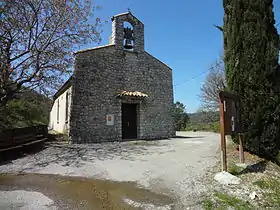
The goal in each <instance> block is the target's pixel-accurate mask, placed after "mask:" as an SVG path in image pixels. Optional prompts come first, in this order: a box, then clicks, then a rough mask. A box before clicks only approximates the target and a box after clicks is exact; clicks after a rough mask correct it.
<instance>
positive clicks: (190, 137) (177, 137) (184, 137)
mask: <svg viewBox="0 0 280 210" xmlns="http://www.w3.org/2000/svg"><path fill="white" fill-rule="evenodd" d="M174 138H175V139H198V138H204V136H175V137H174Z"/></svg>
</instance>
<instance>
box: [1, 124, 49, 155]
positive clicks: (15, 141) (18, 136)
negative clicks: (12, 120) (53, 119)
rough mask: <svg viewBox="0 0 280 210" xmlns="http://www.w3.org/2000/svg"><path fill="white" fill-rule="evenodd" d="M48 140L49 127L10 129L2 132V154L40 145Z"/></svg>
mask: <svg viewBox="0 0 280 210" xmlns="http://www.w3.org/2000/svg"><path fill="white" fill-rule="evenodd" d="M47 139H48V127H47V125H38V126H32V127H26V128H15V129H8V130H5V131H3V132H0V152H3V151H7V150H12V149H16V148H20V147H24V146H28V145H32V144H36V143H40V142H43V141H46V140H47Z"/></svg>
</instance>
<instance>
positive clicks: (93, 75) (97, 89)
mask: <svg viewBox="0 0 280 210" xmlns="http://www.w3.org/2000/svg"><path fill="white" fill-rule="evenodd" d="M123 21H129V22H130V23H131V24H132V25H133V26H134V30H135V47H134V51H133V52H129V51H125V50H123V41H122V40H123V38H122V37H123ZM120 37H121V38H120ZM122 91H140V92H143V93H146V94H148V97H147V99H145V100H133V99H130V100H124V99H121V98H119V97H117V95H118V94H119V93H121V92H122ZM122 103H137V104H138V108H137V109H138V110H137V112H138V113H137V117H138V120H137V122H138V139H159V138H169V137H172V136H174V135H175V130H174V124H173V118H172V106H173V86H172V71H171V69H170V68H169V67H168V66H166V65H165V64H163V63H162V62H160V61H159V60H157V59H156V58H154V57H153V56H151V55H150V54H148V53H147V52H145V51H144V25H143V24H142V23H141V22H140V21H138V20H137V19H136V18H135V17H134V16H132V15H131V14H130V13H126V14H122V15H118V16H114V18H113V32H112V36H111V45H107V46H105V47H99V48H96V49H91V50H84V51H81V52H78V53H77V54H76V58H75V71H74V74H73V87H72V109H71V116H70V139H71V141H72V142H74V143H87V142H88V143H89V142H104V141H121V140H122V116H121V115H122V113H121V105H122ZM107 114H113V115H114V118H115V119H114V125H106V120H105V117H106V115H107Z"/></svg>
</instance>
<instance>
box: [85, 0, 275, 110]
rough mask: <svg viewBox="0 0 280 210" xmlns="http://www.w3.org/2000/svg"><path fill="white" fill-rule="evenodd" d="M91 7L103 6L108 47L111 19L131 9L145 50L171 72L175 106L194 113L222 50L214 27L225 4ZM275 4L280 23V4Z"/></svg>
mask: <svg viewBox="0 0 280 210" xmlns="http://www.w3.org/2000/svg"><path fill="white" fill-rule="evenodd" d="M93 4H94V5H99V6H100V9H98V10H96V11H95V13H94V15H95V18H96V17H98V18H100V19H101V20H102V21H108V23H106V24H103V27H102V30H103V33H102V42H101V43H100V45H106V44H108V41H109V36H110V35H111V32H112V28H111V17H112V16H113V15H116V14H119V13H123V12H127V11H128V8H130V10H131V12H132V14H133V15H134V16H136V17H137V18H138V19H139V20H141V21H142V22H143V23H144V25H145V50H146V51H147V52H149V53H150V54H152V55H153V56H155V57H156V58H158V59H160V60H161V61H163V62H164V63H166V64H167V65H168V66H170V67H171V68H172V69H173V85H174V101H180V102H182V103H183V104H185V106H186V110H187V112H189V113H192V112H196V111H197V110H198V108H199V107H200V100H199V97H198V95H199V93H200V87H201V86H202V85H203V81H204V79H205V76H206V75H207V71H208V69H209V68H210V67H211V64H213V63H214V62H215V61H216V60H217V59H218V58H219V56H220V55H222V51H223V37H222V33H221V31H219V30H218V29H217V28H215V27H214V25H220V26H222V25H223V7H222V0H172V1H171V0H169V1H168V0H94V1H93ZM274 4H275V16H276V22H280V21H277V20H280V18H279V11H280V0H275V1H274ZM277 10H278V11H277ZM94 46H96V44H95V43H92V44H88V45H87V46H83V47H84V48H90V47H94Z"/></svg>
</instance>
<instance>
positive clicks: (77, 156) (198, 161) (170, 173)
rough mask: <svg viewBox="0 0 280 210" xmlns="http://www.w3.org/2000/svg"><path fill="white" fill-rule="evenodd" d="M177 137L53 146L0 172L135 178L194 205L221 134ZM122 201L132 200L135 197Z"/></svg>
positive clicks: (118, 179)
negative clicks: (147, 140)
mask: <svg viewBox="0 0 280 210" xmlns="http://www.w3.org/2000/svg"><path fill="white" fill-rule="evenodd" d="M177 135H178V138H174V139H171V140H161V141H149V142H145V141H138V142H125V143H108V144H95V145H56V146H54V145H53V146H50V147H49V148H47V149H45V150H43V151H41V152H39V153H37V154H35V155H29V156H26V157H24V158H21V159H17V160H15V161H12V162H11V163H8V164H5V165H2V166H0V172H2V173H5V172H29V173H40V174H60V175H67V176H82V177H90V178H94V179H102V180H113V181H120V182H135V183H137V184H138V185H140V186H141V187H144V188H146V189H148V190H151V191H152V192H154V193H155V194H159V193H160V194H163V195H166V196H167V197H168V198H172V199H173V200H176V201H179V202H180V203H182V204H183V205H184V206H195V204H196V202H197V201H198V199H197V198H199V197H200V196H201V195H202V194H203V193H205V192H206V191H207V186H206V184H207V183H206V181H205V176H206V173H207V172H208V171H209V169H211V167H212V166H214V165H215V164H216V161H217V150H218V147H219V135H218V134H213V133H206V132H179V133H177ZM126 202H127V203H129V202H130V204H132V202H133V199H132V200H130V201H129V200H126ZM134 204H135V203H134ZM164 204H165V203H164V202H163V204H162V205H160V204H159V203H158V204H157V205H160V206H164ZM134 206H135V205H134ZM136 206H137V205H136ZM170 207H171V205H170ZM193 208H195V207H193ZM178 209H180V207H178Z"/></svg>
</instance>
